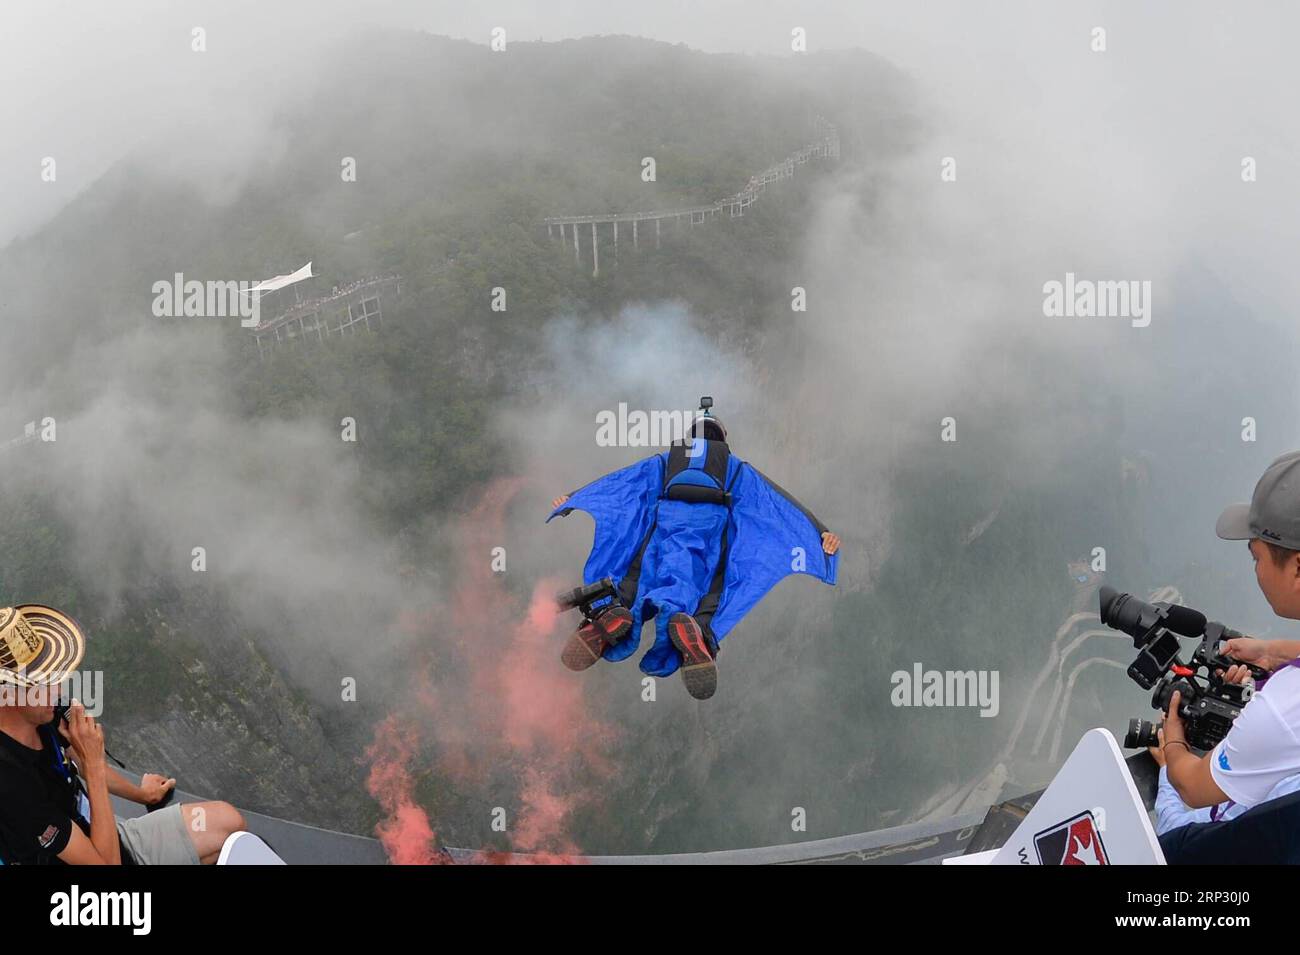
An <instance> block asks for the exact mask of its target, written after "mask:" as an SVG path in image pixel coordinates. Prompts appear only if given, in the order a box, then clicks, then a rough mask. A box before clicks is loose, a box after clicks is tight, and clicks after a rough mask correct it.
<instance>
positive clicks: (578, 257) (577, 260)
mask: <svg viewBox="0 0 1300 955" xmlns="http://www.w3.org/2000/svg"><path fill="white" fill-rule="evenodd" d="M573 264H574V265H581V264H582V253H581V252H579V251H578V223H576V222H575V223H573Z"/></svg>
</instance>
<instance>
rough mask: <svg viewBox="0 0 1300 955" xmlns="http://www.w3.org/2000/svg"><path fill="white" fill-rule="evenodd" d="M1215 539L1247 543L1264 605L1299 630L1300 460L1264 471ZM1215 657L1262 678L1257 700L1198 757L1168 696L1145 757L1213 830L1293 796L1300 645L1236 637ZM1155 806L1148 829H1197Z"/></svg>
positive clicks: (1234, 677) (1175, 701) (1297, 781)
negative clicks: (1154, 745) (1156, 747)
mask: <svg viewBox="0 0 1300 955" xmlns="http://www.w3.org/2000/svg"><path fill="white" fill-rule="evenodd" d="M1215 532H1216V533H1217V534H1218V535H1219V537H1221V538H1223V539H1224V540H1245V541H1249V544H1248V546H1249V548H1250V555H1251V558H1252V559H1253V560H1254V562H1255V579H1256V581H1258V583H1259V589H1260V590H1261V591H1262V592H1263V594H1264V599H1266V600H1267V601H1268V603H1269V606H1270V607H1272V608H1273V612H1274V613H1276V614H1277V615H1278V616H1280V617H1286V618H1288V619H1291V620H1300V452H1292V453H1290V454H1287V455H1283V456H1282V457H1280V458H1278V459H1277V460H1276V461H1274V462H1273V463H1272V464H1270V465H1269V467H1268V469H1267V470H1266V471H1265V472H1264V476H1263V477H1261V478H1260V480H1259V483H1258V484H1257V485H1256V486H1255V493H1254V496H1253V498H1252V499H1251V502H1250V503H1249V504H1233V505H1230V506H1229V507H1228V508H1226V509H1225V510H1224V512H1223V514H1222V515H1221V516H1220V517H1219V520H1218V524H1217V525H1216V527H1215ZM1222 649H1223V651H1224V652H1225V653H1227V655H1228V656H1231V657H1233V658H1235V659H1237V660H1239V661H1241V662H1242V663H1251V664H1254V665H1255V666H1257V667H1260V668H1262V669H1265V670H1268V671H1269V674H1268V676H1267V677H1266V678H1265V681H1261V686H1260V689H1259V692H1257V693H1256V694H1255V696H1254V698H1253V699H1252V700H1251V701H1250V702H1249V703H1248V704H1247V705H1246V706H1245V707H1244V708H1243V709H1242V711H1241V715H1240V716H1238V717H1237V719H1236V720H1235V721H1234V722H1233V724H1232V728H1231V729H1230V730H1229V731H1228V735H1227V736H1226V737H1224V739H1223V741H1222V742H1220V743H1219V745H1218V746H1216V747H1215V748H1214V749H1213V750H1211V751H1210V752H1209V753H1207V754H1206V755H1205V756H1203V757H1197V756H1196V755H1194V754H1193V753H1192V752H1191V748H1190V747H1189V746H1188V743H1187V739H1186V736H1185V735H1184V732H1183V721H1182V718H1181V717H1180V716H1179V715H1178V706H1179V703H1180V699H1179V697H1180V694H1178V693H1174V694H1173V697H1172V698H1171V700H1170V702H1169V712H1168V713H1166V714H1165V722H1164V728H1163V731H1162V733H1161V736H1160V738H1161V746H1160V754H1159V755H1157V754H1154V753H1153V755H1156V758H1157V762H1160V763H1162V764H1163V766H1162V771H1161V777H1162V782H1163V781H1164V778H1165V777H1166V774H1167V779H1168V783H1169V785H1171V786H1172V787H1173V788H1174V789H1175V790H1176V791H1177V793H1178V796H1179V797H1180V798H1181V801H1182V803H1183V804H1185V807H1186V808H1187V809H1188V810H1191V809H1196V808H1201V807H1214V811H1213V812H1212V813H1211V816H1210V818H1211V819H1214V820H1215V821H1222V820H1224V819H1230V818H1233V817H1234V816H1235V815H1239V814H1240V813H1242V812H1244V811H1245V810H1247V809H1249V808H1251V807H1252V806H1257V805H1259V804H1260V803H1263V802H1267V801H1268V800H1270V799H1276V798H1278V797H1279V796H1282V795H1285V794H1287V793H1290V792H1294V791H1296V790H1298V789H1300V660H1297V658H1298V657H1300V641H1295V640H1270V641H1264V640H1257V639H1255V638H1253V637H1238V638H1234V639H1232V640H1229V641H1227V642H1226V643H1225V644H1224V645H1223V648H1222ZM1225 677H1226V678H1227V679H1228V680H1230V681H1233V682H1238V683H1240V682H1244V681H1245V680H1246V679H1247V678H1248V677H1249V671H1248V670H1246V669H1245V667H1236V666H1234V667H1232V668H1230V669H1229V670H1228V672H1227V673H1226V674H1225ZM1161 756H1163V759H1161ZM1162 796H1167V794H1166V793H1162ZM1225 803H1226V804H1228V805H1226V806H1225V805H1224V804H1225ZM1157 805H1158V810H1157V812H1158V821H1162V820H1163V821H1164V822H1165V823H1166V824H1167V825H1168V828H1169V829H1172V828H1175V827H1176V826H1180V825H1183V824H1185V823H1186V822H1201V821H1206V820H1205V819H1204V818H1203V816H1201V815H1197V816H1195V817H1194V818H1192V817H1189V816H1187V815H1185V814H1182V813H1179V812H1178V811H1177V807H1176V806H1172V805H1170V803H1169V800H1168V799H1165V810H1166V811H1165V812H1163V813H1162V812H1160V810H1159V803H1158V804H1157ZM1180 820H1181V821H1180ZM1164 831H1168V830H1167V829H1164V828H1162V834H1163V832H1164Z"/></svg>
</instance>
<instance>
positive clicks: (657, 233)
mask: <svg viewBox="0 0 1300 955" xmlns="http://www.w3.org/2000/svg"><path fill="white" fill-rule="evenodd" d="M662 221H663V220H662V219H656V220H655V248H656V249H657V248H659V223H660V222H662Z"/></svg>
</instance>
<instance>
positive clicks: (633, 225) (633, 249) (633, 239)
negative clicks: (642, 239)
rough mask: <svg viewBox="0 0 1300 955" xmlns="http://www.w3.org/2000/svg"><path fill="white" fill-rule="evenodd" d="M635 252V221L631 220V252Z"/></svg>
mask: <svg viewBox="0 0 1300 955" xmlns="http://www.w3.org/2000/svg"><path fill="white" fill-rule="evenodd" d="M636 250H637V244H636V220H635V219H633V220H632V251H633V252H635V251H636Z"/></svg>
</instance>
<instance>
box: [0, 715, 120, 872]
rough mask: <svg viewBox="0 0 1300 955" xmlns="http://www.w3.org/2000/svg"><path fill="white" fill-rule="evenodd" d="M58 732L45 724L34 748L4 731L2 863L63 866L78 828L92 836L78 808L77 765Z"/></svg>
mask: <svg viewBox="0 0 1300 955" xmlns="http://www.w3.org/2000/svg"><path fill="white" fill-rule="evenodd" d="M53 733H54V728H53V725H52V724H51V725H48V726H42V727H41V728H40V734H41V748H40V749H32V748H30V747H28V746H24V745H23V744H22V743H20V742H18V740H16V739H14V738H13V737H11V736H9V735H8V734H6V733H4V732H0V862H4V863H5V864H6V865H62V864H63V863H62V862H61V861H60V860H59V858H58V855H59V853H60V852H62V851H63V850H64V849H66V848H67V847H68V842H69V840H71V838H72V827H73V826H74V825H76V826H80V827H81V831H82V832H84V833H85V834H86V835H87V836H89V835H90V823H89V822H88V821H87V820H86V819H85V818H83V817H82V815H81V811H80V809H79V808H78V803H79V802H80V799H79V795H80V793H81V787H80V786H79V785H78V783H77V776H76V769H75V767H73V766H72V765H71V764H69V763H67V762H66V759H67V757H66V755H65V754H64V753H63V752H62V747H55V745H54V744H53ZM65 768H66V769H65ZM122 861H123V862H126V861H127V859H126V850H125V849H123V850H122Z"/></svg>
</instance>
